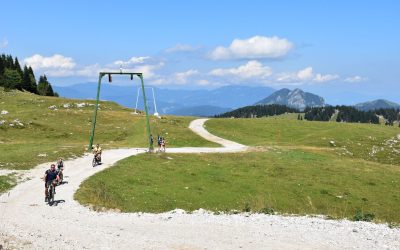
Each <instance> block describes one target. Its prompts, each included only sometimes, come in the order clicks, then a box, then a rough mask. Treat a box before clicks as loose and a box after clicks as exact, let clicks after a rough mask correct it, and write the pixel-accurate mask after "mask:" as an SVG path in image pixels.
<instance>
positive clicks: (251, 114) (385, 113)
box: [214, 104, 400, 126]
mask: <svg viewBox="0 0 400 250" xmlns="http://www.w3.org/2000/svg"><path fill="white" fill-rule="evenodd" d="M399 112H400V110H399V109H394V108H392V109H376V110H371V111H361V110H358V109H356V108H355V107H352V106H344V105H341V106H339V105H338V106H325V107H307V108H306V109H305V110H304V120H308V121H336V122H353V123H373V124H379V116H382V117H383V118H384V119H385V125H389V126H393V123H394V122H395V121H397V123H398V124H399V126H400V113H399ZM284 113H297V114H298V117H297V119H298V120H303V115H302V114H301V113H300V111H299V110H298V109H295V108H290V107H287V106H285V105H278V104H271V105H255V106H246V107H243V108H239V109H235V110H233V111H229V112H226V113H223V114H220V115H215V116H214V117H216V118H230V117H234V118H257V117H266V116H274V115H281V114H284Z"/></svg>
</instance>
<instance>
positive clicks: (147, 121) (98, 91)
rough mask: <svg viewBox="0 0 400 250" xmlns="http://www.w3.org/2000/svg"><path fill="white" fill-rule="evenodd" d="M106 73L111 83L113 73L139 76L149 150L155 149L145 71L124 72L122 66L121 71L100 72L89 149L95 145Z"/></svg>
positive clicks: (131, 77) (131, 76)
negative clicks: (102, 83)
mask: <svg viewBox="0 0 400 250" xmlns="http://www.w3.org/2000/svg"><path fill="white" fill-rule="evenodd" d="M106 75H107V76H108V82H109V83H111V82H112V76H113V75H128V76H130V79H131V80H133V76H138V77H139V79H140V82H141V87H139V88H138V93H139V90H140V89H142V93H143V101H144V110H145V114H146V128H147V138H148V142H149V152H151V151H153V149H154V148H153V144H152V142H151V131H150V119H149V111H148V107H147V99H146V92H145V86H144V80H143V73H139V72H122V67H121V68H120V71H119V72H99V82H98V85H97V95H96V104H95V105H94V112H93V120H92V130H91V132H90V139H89V147H88V150H91V149H92V146H93V139H94V132H95V129H96V119H97V111H98V109H99V98H100V88H101V79H102V78H103V77H104V76H106ZM153 99H154V90H153ZM137 102H138V100H136V105H137ZM154 105H155V101H154ZM136 108H137V107H136ZM136 110H137V109H136ZM136 110H135V111H136ZM156 113H157V111H156ZM157 114H158V113H157Z"/></svg>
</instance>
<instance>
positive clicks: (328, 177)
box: [76, 117, 400, 223]
mask: <svg viewBox="0 0 400 250" xmlns="http://www.w3.org/2000/svg"><path fill="white" fill-rule="evenodd" d="M281 118H282V117H279V119H275V118H266V119H264V118H262V119H213V120H210V121H208V122H207V123H206V125H207V126H206V127H207V129H208V130H209V131H210V132H212V133H214V134H217V135H220V136H222V137H225V138H228V139H232V140H234V141H238V142H241V143H243V144H247V145H253V146H270V147H268V148H267V149H268V150H267V151H265V149H264V150H261V151H252V152H247V153H241V154H203V155H179V154H166V155H161V156H160V155H156V156H154V155H141V156H137V157H130V158H128V159H125V160H123V161H121V162H119V163H118V164H117V166H115V167H113V168H111V169H108V170H106V171H104V172H101V173H98V174H97V175H95V176H94V177H93V178H90V179H89V180H87V181H86V182H84V183H83V184H82V186H81V188H80V189H79V190H78V192H77V194H76V198H77V199H78V200H79V201H80V202H81V203H83V204H93V205H95V206H99V207H107V208H119V209H121V210H123V211H146V212H162V211H168V210H171V209H174V208H182V209H186V210H195V209H198V208H206V209H210V210H212V211H221V210H222V211H224V210H228V211H229V210H233V209H236V210H245V209H251V210H252V211H260V210H263V211H269V210H271V209H272V210H274V211H278V212H282V213H295V214H325V215H329V216H332V217H334V218H353V216H354V215H355V214H356V213H357V211H361V212H362V213H364V214H365V213H372V214H374V215H375V216H376V221H386V222H396V223H398V222H400V214H399V213H397V211H399V209H400V192H399V190H400V181H399V180H400V168H399V166H398V165H394V162H393V161H391V160H390V158H389V157H393V159H398V158H396V157H398V156H396V155H394V154H392V153H391V152H389V150H393V149H395V150H397V148H398V145H397V144H396V143H395V144H393V145H392V147H390V146H389V145H386V142H387V140H388V139H390V138H392V137H394V136H396V135H397V134H398V133H399V132H400V131H399V130H398V129H397V128H392V127H385V126H376V125H369V124H340V123H327V122H325V123H322V122H306V121H297V120H295V119H293V117H285V119H281ZM255 131H256V132H255ZM330 140H334V141H335V143H336V145H337V146H336V147H331V146H330V145H329V141H330ZM374 146H376V147H377V146H379V147H384V150H383V152H377V153H376V154H375V156H373V155H370V154H369V153H370V150H371V149H372V147H374ZM385 150H386V151H388V152H386V151H385ZM350 151H352V152H351V153H352V154H353V156H351V155H350V153H349V152H350ZM364 156H367V157H364ZM171 158H172V159H171ZM362 158H366V159H369V160H365V159H362ZM383 162H388V163H391V164H385V163H383Z"/></svg>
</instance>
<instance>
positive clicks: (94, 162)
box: [92, 157, 97, 167]
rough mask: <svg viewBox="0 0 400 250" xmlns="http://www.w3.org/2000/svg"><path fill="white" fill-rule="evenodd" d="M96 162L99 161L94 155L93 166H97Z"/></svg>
mask: <svg viewBox="0 0 400 250" xmlns="http://www.w3.org/2000/svg"><path fill="white" fill-rule="evenodd" d="M96 163H97V162H96V157H93V162H92V166H93V167H96Z"/></svg>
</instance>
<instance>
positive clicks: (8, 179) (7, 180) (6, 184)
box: [0, 175, 16, 194]
mask: <svg viewBox="0 0 400 250" xmlns="http://www.w3.org/2000/svg"><path fill="white" fill-rule="evenodd" d="M15 184H16V179H15V178H14V176H13V175H0V194H1V193H3V192H5V191H7V190H8V189H10V188H12V187H14V186H15Z"/></svg>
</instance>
